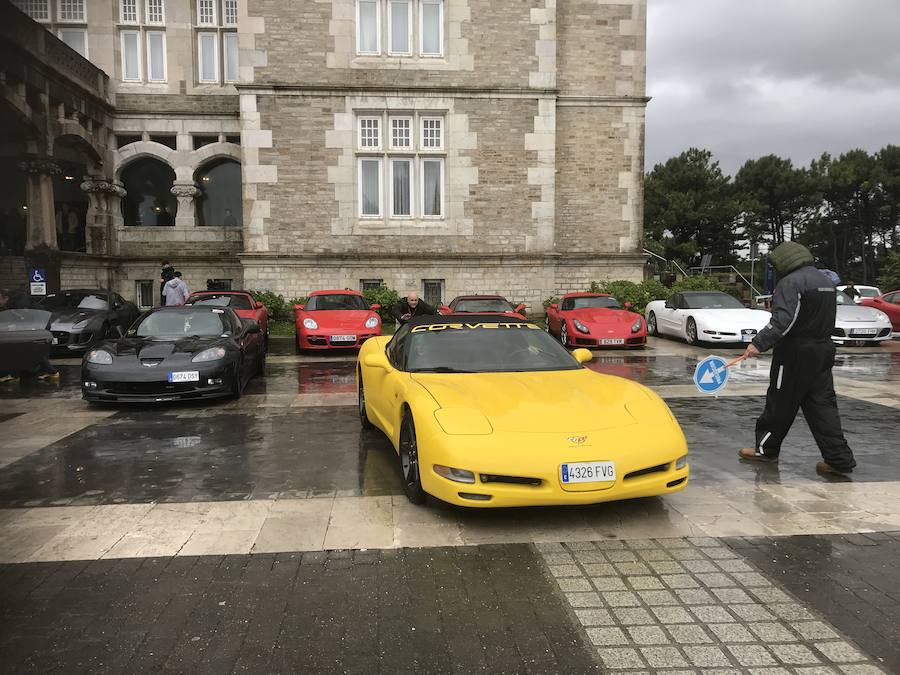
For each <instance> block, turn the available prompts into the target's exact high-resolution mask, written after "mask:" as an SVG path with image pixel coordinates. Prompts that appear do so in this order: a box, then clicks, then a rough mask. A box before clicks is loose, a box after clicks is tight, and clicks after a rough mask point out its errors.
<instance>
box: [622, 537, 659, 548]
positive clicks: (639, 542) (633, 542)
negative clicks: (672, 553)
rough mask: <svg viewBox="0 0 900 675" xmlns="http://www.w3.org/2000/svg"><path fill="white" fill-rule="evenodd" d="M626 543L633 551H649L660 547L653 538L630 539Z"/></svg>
mask: <svg viewBox="0 0 900 675" xmlns="http://www.w3.org/2000/svg"><path fill="white" fill-rule="evenodd" d="M625 545H626V546H627V547H628V548H630V549H631V550H632V551H647V550H651V549H655V548H659V547H658V546H657V544H656V542H655V541H653V540H652V539H628V540H627V541H626V542H625Z"/></svg>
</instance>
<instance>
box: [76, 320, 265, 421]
mask: <svg viewBox="0 0 900 675" xmlns="http://www.w3.org/2000/svg"><path fill="white" fill-rule="evenodd" d="M265 359H266V352H265V349H264V348H263V335H262V333H261V332H260V328H259V324H257V323H256V322H255V321H253V320H252V319H241V318H240V317H238V315H237V314H235V313H234V311H233V310H231V309H229V308H227V307H211V306H184V307H160V308H158V309H154V310H150V311H149V312H146V313H145V314H143V315H142V316H141V317H140V318H139V319H138V320H137V321H136V322H135V323H134V324H133V325H132V326H131V328H129V329H128V332H127V333H126V334H125V337H123V338H120V339H118V340H108V341H105V342H102V343H101V344H99V345H98V346H97V347H96V348H94V349H92V350H91V351H89V352H88V353H87V354H85V355H84V359H83V360H82V363H81V393H82V396H83V398H84V399H85V400H87V401H94V402H100V401H121V402H135V403H154V402H160V401H176V400H183V399H205V398H215V397H219V396H232V397H235V398H237V397H239V396H240V395H241V392H242V391H243V389H244V385H246V384H247V382H249V381H250V379H251V378H252V377H253V376H254V375H257V374H262V373H263V372H264V370H265Z"/></svg>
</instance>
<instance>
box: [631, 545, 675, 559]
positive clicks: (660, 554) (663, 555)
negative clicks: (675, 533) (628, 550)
mask: <svg viewBox="0 0 900 675" xmlns="http://www.w3.org/2000/svg"><path fill="white" fill-rule="evenodd" d="M638 557H639V558H640V559H641V560H644V561H661V560H671V559H672V556H670V555H669V554H668V553H667V552H666V551H663V550H661V549H658V548H656V549H648V550H646V551H638Z"/></svg>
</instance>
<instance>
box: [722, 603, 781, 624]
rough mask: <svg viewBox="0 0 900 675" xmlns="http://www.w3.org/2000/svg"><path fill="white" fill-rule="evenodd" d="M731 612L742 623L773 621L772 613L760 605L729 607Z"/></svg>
mask: <svg viewBox="0 0 900 675" xmlns="http://www.w3.org/2000/svg"><path fill="white" fill-rule="evenodd" d="M731 611H732V612H733V613H734V614H736V615H737V617H738V618H739V619H742V620H744V621H773V620H774V619H775V617H774V616H773V615H772V612H770V611H769V610H767V609H766V608H765V607H763V606H762V605H731Z"/></svg>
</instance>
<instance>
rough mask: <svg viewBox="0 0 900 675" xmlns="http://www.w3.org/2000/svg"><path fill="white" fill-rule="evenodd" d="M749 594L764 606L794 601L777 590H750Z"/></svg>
mask: <svg viewBox="0 0 900 675" xmlns="http://www.w3.org/2000/svg"><path fill="white" fill-rule="evenodd" d="M750 594H751V595H752V596H753V597H755V598H756V599H757V600H759V601H760V602H762V603H765V604H766V605H774V604H778V603H789V602H793V601H794V599H793V598H792V597H791V596H789V595H788V594H787V593H785V592H784V591H782V590H781V589H778V588H771V587H770V588H751V589H750Z"/></svg>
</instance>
